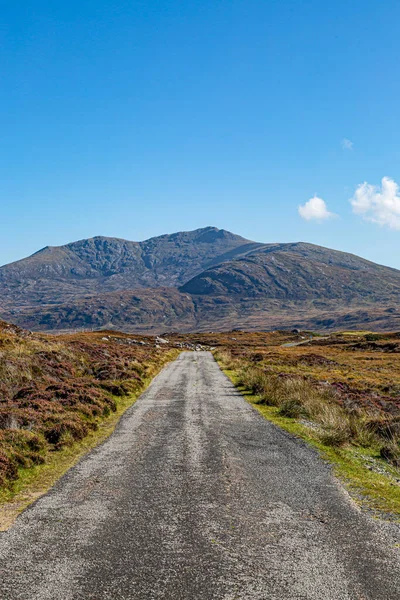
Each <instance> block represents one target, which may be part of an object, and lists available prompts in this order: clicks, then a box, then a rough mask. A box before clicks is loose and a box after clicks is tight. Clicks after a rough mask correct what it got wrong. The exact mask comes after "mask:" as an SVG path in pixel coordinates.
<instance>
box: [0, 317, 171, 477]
mask: <svg viewBox="0 0 400 600" xmlns="http://www.w3.org/2000/svg"><path fill="white" fill-rule="evenodd" d="M169 356H171V351H170V347H169V346H168V345H165V346H163V347H157V345H156V343H155V341H154V339H152V338H138V337H136V338H134V339H133V338H132V336H128V335H124V334H115V333H104V332H102V333H92V334H80V335H69V336H59V337H53V336H45V335H39V334H31V333H30V332H28V331H24V330H22V329H19V328H17V327H15V326H11V325H7V324H5V323H2V322H0V487H1V486H10V485H12V482H13V481H15V480H16V479H17V478H18V476H19V473H20V469H21V468H29V467H32V466H34V465H37V464H40V463H43V462H44V461H46V456H48V454H49V453H50V452H55V451H57V450H60V449H61V448H64V447H65V446H68V445H71V444H73V443H74V442H76V441H79V440H82V439H83V438H84V437H85V436H86V435H87V434H88V433H89V432H90V431H92V430H95V429H96V428H97V427H98V425H99V423H100V422H101V420H102V419H104V418H105V417H107V416H108V415H109V414H110V413H111V412H113V411H115V410H116V408H117V403H118V401H119V398H121V397H123V396H127V395H128V394H130V393H133V392H137V391H138V390H140V389H141V388H142V387H143V386H144V383H145V381H146V379H147V377H149V376H151V375H152V374H154V372H155V371H156V370H157V368H158V367H159V366H160V365H161V364H163V362H165V361H166V360H167V358H168V357H169Z"/></svg>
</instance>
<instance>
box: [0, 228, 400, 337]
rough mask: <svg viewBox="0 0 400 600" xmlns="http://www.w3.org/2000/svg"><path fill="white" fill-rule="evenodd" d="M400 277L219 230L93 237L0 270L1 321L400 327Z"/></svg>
mask: <svg viewBox="0 0 400 600" xmlns="http://www.w3.org/2000/svg"><path fill="white" fill-rule="evenodd" d="M399 299H400V271H398V270H396V269H391V268H389V267H384V266H381V265H377V264H375V263H372V262H369V261H367V260H364V259H362V258H360V257H358V256H354V255H352V254H347V253H344V252H338V251H336V250H330V249H328V248H323V247H320V246H315V245H312V244H306V243H302V242H300V243H289V244H278V243H275V244H260V243H257V242H252V241H249V240H246V239H244V238H242V237H240V236H237V235H234V234H232V233H230V232H228V231H225V230H219V229H216V228H214V227H207V228H204V229H198V230H196V231H192V232H181V233H176V234H173V235H164V236H160V237H157V238H152V239H150V240H147V241H145V242H129V241H126V240H119V239H116V238H100V237H97V238H92V239H89V240H82V241H80V242H74V243H72V244H68V245H66V246H61V247H57V248H45V249H43V250H41V251H40V252H38V253H36V254H34V255H33V256H31V257H29V258H27V259H24V260H21V261H18V262H16V263H12V264H10V265H6V266H4V267H1V268H0V316H1V317H2V318H4V319H6V320H8V321H11V322H13V323H15V324H17V325H20V326H23V327H26V328H29V329H32V330H43V331H55V330H58V331H62V330H68V329H90V328H94V329H100V328H109V329H121V330H126V331H137V332H147V333H149V332H150V333H151V332H153V333H159V332H162V331H167V330H178V331H194V330H197V331H205V330H215V331H221V330H229V329H232V328H244V329H278V328H288V327H301V328H309V329H318V330H324V329H332V328H347V329H354V328H371V329H400V311H399V310H398V308H397V307H398V305H399Z"/></svg>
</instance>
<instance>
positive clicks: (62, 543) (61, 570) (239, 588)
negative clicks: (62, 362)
mask: <svg viewBox="0 0 400 600" xmlns="http://www.w3.org/2000/svg"><path fill="white" fill-rule="evenodd" d="M399 543H400V536H399V531H398V529H397V526H396V525H394V524H388V523H386V524H385V523H381V522H378V521H376V520H373V519H371V518H370V517H369V516H367V515H365V514H362V513H361V512H360V511H359V510H358V508H357V507H356V506H355V505H354V504H353V502H352V501H351V500H350V499H349V497H348V496H347V494H346V492H345V491H344V490H343V489H342V487H341V486H340V485H339V484H338V483H337V482H336V480H335V479H334V478H333V476H332V474H331V470H330V468H329V466H327V465H326V464H325V463H324V462H323V461H322V460H321V459H320V458H319V457H318V455H317V454H316V453H315V452H314V451H313V450H311V449H310V448H308V447H307V446H306V445H305V444H303V443H302V442H301V441H299V440H297V439H294V438H292V437H291V436H290V435H288V434H287V433H285V432H283V431H281V430H279V429H277V428H276V427H275V426H274V425H272V424H270V423H269V422H267V421H266V420H264V419H263V418H262V417H261V416H260V415H259V414H258V413H257V412H256V411H254V409H252V407H251V406H250V405H248V404H247V403H246V402H245V400H243V398H242V397H241V396H240V395H239V394H238V392H237V391H236V390H235V388H234V387H233V386H232V384H231V383H230V382H229V381H228V379H227V378H226V377H225V376H224V375H223V374H222V372H221V371H220V369H219V367H218V365H217V364H216V363H215V361H214V359H213V357H212V355H211V354H209V353H207V352H197V353H191V352H185V353H183V354H181V355H180V357H179V358H178V359H177V360H176V361H175V362H174V363H171V364H170V365H168V366H167V367H166V368H164V370H163V371H162V372H161V373H160V374H159V375H158V377H156V379H155V380H154V381H153V383H152V385H151V386H150V387H149V389H148V390H147V391H146V392H145V393H144V394H143V395H142V396H141V398H140V399H139V400H138V402H137V403H136V404H135V405H134V406H133V407H132V408H131V409H129V410H128V412H127V413H126V414H125V415H124V417H123V418H122V420H121V421H120V423H119V425H118V427H117V429H116V431H115V433H114V434H113V435H112V436H111V437H110V438H109V439H108V440H107V441H106V442H105V443H104V444H102V445H101V446H100V447H98V448H97V449H96V450H94V451H93V452H91V453H90V454H89V455H88V456H87V457H86V458H84V459H83V460H81V461H80V463H79V464H78V465H77V466H76V467H74V468H72V469H71V470H70V471H69V472H68V473H67V474H66V475H65V476H64V477H63V478H62V479H61V480H60V481H59V482H58V483H57V484H56V485H55V487H54V488H53V489H52V490H51V491H50V492H49V493H48V494H47V495H46V496H44V497H42V498H41V499H40V500H39V501H37V502H36V503H35V504H34V505H32V506H31V507H30V508H29V509H28V510H26V511H25V512H24V513H23V514H22V515H20V517H19V518H18V519H17V521H16V523H15V525H14V526H13V527H12V528H11V529H10V530H9V531H7V532H5V533H0V598H1V600H16V599H17V598H18V599H23V600H45V599H46V600H75V599H76V600H77V599H82V600H105V599H110V600H127V599H132V600H144V599H146V600H150V599H152V600H153V599H154V600H157V599H168V600H183V599H184V600H208V599H215V600H219V599H224V600H235V599H242V600H250V599H251V600H253V599H254V600H256V599H257V600H278V599H279V600H281V599H282V600H283V599H284V600H288V599H289V600H290V599H293V600H303V599H304V600H305V599H310V600H311V599H312V600H317V599H318V600H333V599H335V600H347V599H355V600H362V599H363V600H367V599H368V600H399V598H400V549H399V547H398V546H396V544H399Z"/></svg>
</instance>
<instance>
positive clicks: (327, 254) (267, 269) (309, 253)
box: [180, 243, 400, 302]
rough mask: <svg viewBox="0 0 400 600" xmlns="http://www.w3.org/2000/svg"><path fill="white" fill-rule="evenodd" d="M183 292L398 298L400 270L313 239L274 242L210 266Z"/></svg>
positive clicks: (288, 297)
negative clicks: (321, 244)
mask: <svg viewBox="0 0 400 600" xmlns="http://www.w3.org/2000/svg"><path fill="white" fill-rule="evenodd" d="M180 289H181V291H182V292H187V293H189V294H196V295H199V294H201V295H204V294H205V295H208V296H239V297H243V298H270V299H272V298H274V299H284V300H294V301H304V300H314V301H316V300H321V301H326V300H333V299H340V300H342V301H347V302H349V301H352V300H357V299H358V300H369V301H376V302H386V301H394V302H396V301H398V299H399V298H400V271H398V270H396V269H391V268H389V267H383V266H380V265H377V264H375V263H372V262H369V261H367V260H364V259H363V258H360V257H358V256H354V255H352V254H347V253H345V252H338V251H336V250H329V249H328V248H322V247H321V246H314V245H313V244H305V243H297V244H273V245H269V246H268V247H264V248H261V249H258V250H255V251H253V252H251V253H250V254H249V255H247V256H245V257H243V258H237V259H233V260H230V261H229V262H226V263H224V264H221V265H217V266H214V267H211V268H208V269H206V270H205V271H203V272H202V273H200V274H199V275H197V276H195V277H194V278H192V279H191V280H189V281H188V282H187V283H186V284H184V285H183V286H182V287H181V288H180Z"/></svg>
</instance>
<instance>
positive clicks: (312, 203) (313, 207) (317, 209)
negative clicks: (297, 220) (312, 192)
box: [298, 196, 336, 221]
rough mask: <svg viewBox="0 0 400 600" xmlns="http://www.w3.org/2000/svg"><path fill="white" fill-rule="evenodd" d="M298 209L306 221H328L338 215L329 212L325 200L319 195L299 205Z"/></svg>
mask: <svg viewBox="0 0 400 600" xmlns="http://www.w3.org/2000/svg"><path fill="white" fill-rule="evenodd" d="M298 211H299V215H300V216H301V218H302V219H305V220H306V221H326V220H327V219H331V218H332V217H335V216H336V215H334V214H333V213H331V212H329V210H328V208H327V206H326V202H325V200H322V198H318V196H314V197H313V198H310V199H309V201H308V202H306V203H305V204H302V205H301V206H299V208H298Z"/></svg>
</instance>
